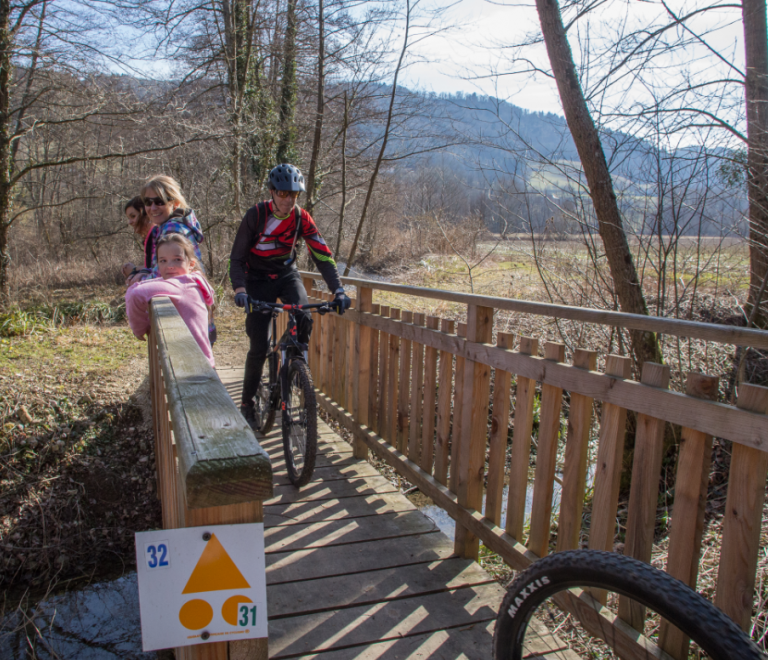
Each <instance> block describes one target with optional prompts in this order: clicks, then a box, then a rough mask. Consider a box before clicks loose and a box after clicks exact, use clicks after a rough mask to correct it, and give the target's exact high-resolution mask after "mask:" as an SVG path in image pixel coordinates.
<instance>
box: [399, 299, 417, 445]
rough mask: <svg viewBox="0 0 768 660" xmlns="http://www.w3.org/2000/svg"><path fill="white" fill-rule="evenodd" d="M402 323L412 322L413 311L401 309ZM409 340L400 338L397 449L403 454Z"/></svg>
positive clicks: (407, 429)
mask: <svg viewBox="0 0 768 660" xmlns="http://www.w3.org/2000/svg"><path fill="white" fill-rule="evenodd" d="M403 323H413V312H409V311H407V310H403ZM410 393H411V342H410V341H408V340H407V339H401V340H400V384H399V386H398V396H399V398H398V401H397V449H398V450H399V451H401V452H402V453H403V454H407V453H408V437H409V433H410V429H411V426H410V412H409V405H410V402H411V397H410Z"/></svg>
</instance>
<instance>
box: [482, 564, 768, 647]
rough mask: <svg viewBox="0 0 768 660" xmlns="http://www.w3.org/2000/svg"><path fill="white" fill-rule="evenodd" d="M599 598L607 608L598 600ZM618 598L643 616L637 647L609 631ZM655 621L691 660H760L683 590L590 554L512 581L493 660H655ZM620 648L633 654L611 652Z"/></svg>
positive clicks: (719, 615)
mask: <svg viewBox="0 0 768 660" xmlns="http://www.w3.org/2000/svg"><path fill="white" fill-rule="evenodd" d="M588 589H590V590H589V591H588ZM595 589H599V590H604V591H605V592H607V594H604V592H602V591H601V592H597V591H595ZM593 596H594V597H593ZM601 596H603V597H605V600H606V604H605V606H601V604H600V602H598V600H596V598H600V597H601ZM621 596H624V597H627V598H629V599H631V600H630V601H625V602H624V606H623V607H624V608H627V607H632V608H633V609H634V612H635V616H636V617H637V616H639V620H640V621H641V622H642V621H643V615H644V614H647V616H645V624H644V630H643V633H644V637H643V636H642V635H641V636H640V639H639V640H637V641H639V644H636V643H634V642H633V641H632V632H631V629H629V627H628V626H624V625H623V622H621V623H620V624H619V625H618V626H613V625H611V622H612V621H613V619H614V616H615V615H616V614H617V612H618V609H619V605H618V604H619V599H620V597H621ZM563 607H565V608H566V609H565V610H564V609H562V608H563ZM642 608H647V610H648V611H647V612H646V611H645V610H644V609H642ZM575 612H579V617H578V618H577V617H576V616H574V614H573V613H575ZM622 612H625V610H624V609H622ZM661 618H663V619H666V621H668V622H669V623H671V624H673V625H674V626H676V627H677V628H679V629H680V630H681V631H682V632H683V633H684V635H685V636H687V637H690V638H691V640H692V641H691V645H690V650H689V655H688V656H687V657H689V658H714V659H715V660H732V659H735V658H740V659H741V660H764V656H763V654H762V653H761V652H760V650H759V649H758V647H757V646H756V645H755V644H754V643H753V642H752V640H750V639H749V637H747V635H745V634H744V633H743V632H742V631H741V629H740V628H739V627H738V626H737V625H736V624H735V623H734V622H733V621H732V620H731V619H729V618H728V617H727V616H726V615H725V614H724V613H723V612H722V611H721V610H719V609H718V608H717V607H715V606H714V605H713V604H712V603H710V602H709V601H708V600H707V599H706V598H704V597H703V596H701V595H700V594H698V593H696V592H695V591H694V590H693V589H691V588H689V587H688V586H687V585H685V584H683V583H682V582H680V581H679V580H676V579H675V578H673V577H671V576H670V575H669V574H667V573H665V572H664V571H660V570H658V569H656V568H654V567H653V566H649V565H648V564H644V563H642V562H639V561H637V560H635V559H632V558H630V557H624V556H623V555H618V554H616V553H613V552H598V551H591V550H574V551H569V552H559V553H556V554H554V555H550V556H549V557H545V558H544V559H541V560H540V561H537V562H535V563H534V564H532V565H531V566H530V567H529V568H528V569H527V570H525V571H523V572H522V573H521V574H520V575H518V576H517V578H516V579H515V580H514V582H513V583H512V584H511V585H510V587H509V588H508V590H507V595H506V596H505V598H504V601H503V603H502V605H501V609H500V610H499V615H498V617H497V619H496V630H495V633H494V637H493V647H494V660H522V658H527V657H539V655H538V654H541V656H543V657H546V658H547V659H548V660H549V659H554V658H558V659H562V660H565V659H568V660H578V659H579V658H623V657H631V658H643V657H648V658H658V657H660V656H659V655H658V650H659V649H658V648H657V646H656V645H657V644H658V643H659V638H660V636H661V635H663V634H664V633H662V632H661V626H662V624H661ZM622 629H623V630H624V631H629V635H628V636H625V634H624V633H623V632H622ZM595 636H597V637H600V638H601V639H600V640H597V641H595V639H594V638H595ZM627 640H629V641H627ZM625 645H629V646H631V647H632V653H627V652H626V650H623V651H621V655H620V654H619V653H617V652H616V650H619V649H622V648H624V649H626V648H627V647H626V646H625ZM651 647H652V648H651ZM614 649H615V650H614ZM665 657H669V656H665Z"/></svg>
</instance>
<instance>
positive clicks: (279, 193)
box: [273, 190, 299, 199]
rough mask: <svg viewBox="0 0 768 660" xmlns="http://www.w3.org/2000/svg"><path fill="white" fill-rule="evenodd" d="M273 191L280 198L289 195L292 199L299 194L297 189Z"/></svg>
mask: <svg viewBox="0 0 768 660" xmlns="http://www.w3.org/2000/svg"><path fill="white" fill-rule="evenodd" d="M273 192H274V193H275V195H277V196H278V197H279V198H280V199H285V198H286V197H290V198H292V199H296V198H297V197H298V196H299V193H298V191H294V190H275V191H273Z"/></svg>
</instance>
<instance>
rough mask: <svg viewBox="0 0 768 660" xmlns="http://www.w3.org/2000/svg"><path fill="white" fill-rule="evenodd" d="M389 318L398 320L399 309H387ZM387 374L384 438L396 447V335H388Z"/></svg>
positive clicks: (398, 354)
mask: <svg viewBox="0 0 768 660" xmlns="http://www.w3.org/2000/svg"><path fill="white" fill-rule="evenodd" d="M389 316H390V318H392V319H394V320H395V321H399V320H400V310H399V309H391V310H389ZM388 367H389V375H388V376H387V386H388V388H389V389H388V391H387V435H386V439H387V441H388V442H389V444H391V445H392V446H393V447H397V402H398V387H397V386H398V384H399V379H398V376H399V372H398V369H399V368H400V337H398V336H397V335H390V336H389V358H388Z"/></svg>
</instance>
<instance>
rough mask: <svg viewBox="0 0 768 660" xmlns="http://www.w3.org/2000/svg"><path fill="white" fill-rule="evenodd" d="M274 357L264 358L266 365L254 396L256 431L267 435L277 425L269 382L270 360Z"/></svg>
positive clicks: (262, 369)
mask: <svg viewBox="0 0 768 660" xmlns="http://www.w3.org/2000/svg"><path fill="white" fill-rule="evenodd" d="M271 359H273V358H272V356H271V355H268V356H267V359H266V360H264V366H263V367H262V368H261V380H260V381H259V389H258V390H257V391H256V396H255V397H253V406H254V414H255V417H256V427H255V429H254V430H255V431H258V432H259V433H262V434H264V435H266V434H267V433H269V432H270V431H271V430H272V427H273V426H274V425H275V407H274V406H273V405H272V400H271V399H272V389H271V384H270V382H269V362H270V360H271Z"/></svg>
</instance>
